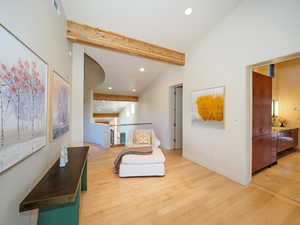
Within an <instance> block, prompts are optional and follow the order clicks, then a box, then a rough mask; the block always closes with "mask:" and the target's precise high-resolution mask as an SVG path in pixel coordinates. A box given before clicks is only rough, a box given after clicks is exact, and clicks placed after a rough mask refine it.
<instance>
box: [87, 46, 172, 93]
mask: <svg viewBox="0 0 300 225" xmlns="http://www.w3.org/2000/svg"><path fill="white" fill-rule="evenodd" d="M85 52H86V53H87V54H88V55H89V56H90V57H92V58H93V59H95V60H96V61H97V62H98V63H99V64H100V65H101V67H102V68H103V70H104V73H105V79H104V82H103V83H102V84H101V86H100V87H99V88H97V91H96V92H101V93H114V94H126V95H138V94H139V93H140V92H141V91H142V90H143V89H144V88H145V87H146V86H147V85H148V84H149V83H150V82H151V81H152V80H153V79H154V78H155V77H156V76H157V75H158V74H160V73H162V72H165V71H168V70H169V69H170V68H174V67H176V66H174V65H170V64H166V63H161V62H157V61H153V60H148V59H144V58H141V57H136V56H132V55H127V54H123V53H119V52H115V51H110V50H106V49H99V48H94V47H90V46H85ZM140 67H143V68H145V71H144V72H143V73H141V72H140V71H139V68H140ZM109 86H111V87H112V88H113V89H112V90H108V89H107V87H109ZM133 88H135V89H136V93H133V92H132V89H133Z"/></svg>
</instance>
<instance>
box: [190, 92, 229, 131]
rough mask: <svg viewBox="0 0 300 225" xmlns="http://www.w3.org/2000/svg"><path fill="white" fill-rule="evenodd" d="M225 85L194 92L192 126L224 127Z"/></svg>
mask: <svg viewBox="0 0 300 225" xmlns="http://www.w3.org/2000/svg"><path fill="white" fill-rule="evenodd" d="M224 105H225V86H221V87H214V88H208V89H203V90H198V91H193V92H192V126H209V127H215V128H224V115H225V113H224V111H225V106H224Z"/></svg>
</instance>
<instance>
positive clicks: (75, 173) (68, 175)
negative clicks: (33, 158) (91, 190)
mask: <svg viewBox="0 0 300 225" xmlns="http://www.w3.org/2000/svg"><path fill="white" fill-rule="evenodd" d="M88 150H89V147H88V146H84V147H71V148H68V155H69V162H68V164H67V165H66V166H65V167H62V168H60V167H59V160H57V161H56V162H55V164H54V165H53V166H52V167H51V168H50V169H49V170H48V172H47V173H46V174H45V176H44V177H42V179H41V180H40V182H39V183H38V184H37V185H36V186H35V187H34V188H33V190H32V191H31V192H30V193H29V194H28V195H27V197H26V198H25V199H24V200H23V201H22V202H21V204H20V212H23V211H27V210H33V209H39V216H38V225H78V224H79V206H80V192H81V191H86V190H87V153H88Z"/></svg>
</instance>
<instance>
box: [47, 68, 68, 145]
mask: <svg viewBox="0 0 300 225" xmlns="http://www.w3.org/2000/svg"><path fill="white" fill-rule="evenodd" d="M51 91H52V94H51V111H52V119H51V124H52V125H51V132H52V139H57V138H58V137H60V136H62V135H63V134H65V133H67V132H68V131H69V129H70V85H69V83H68V82H67V81H66V80H65V79H64V78H63V77H62V76H60V75H59V74H58V73H57V72H55V71H54V72H53V78H52V88H51Z"/></svg>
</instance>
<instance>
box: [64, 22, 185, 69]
mask: <svg viewBox="0 0 300 225" xmlns="http://www.w3.org/2000/svg"><path fill="white" fill-rule="evenodd" d="M67 38H68V39H69V40H70V41H73V42H79V43H83V44H87V45H92V46H94V47H100V48H107V49H110V50H114V51H119V52H123V53H127V54H130V55H136V56H141V57H144V58H148V59H153V60H157V61H162V62H167V63H171V64H175V65H180V66H184V65H185V54H184V53H182V52H178V51H175V50H172V49H168V48H164V47H161V46H158V45H154V44H151V43H147V42H144V41H140V40H137V39H134V38H130V37H126V36H124V35H120V34H117V33H113V32H111V31H107V30H103V29H100V28H96V27H92V26H89V25H85V24H80V23H78V22H75V21H71V20H68V21H67Z"/></svg>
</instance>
